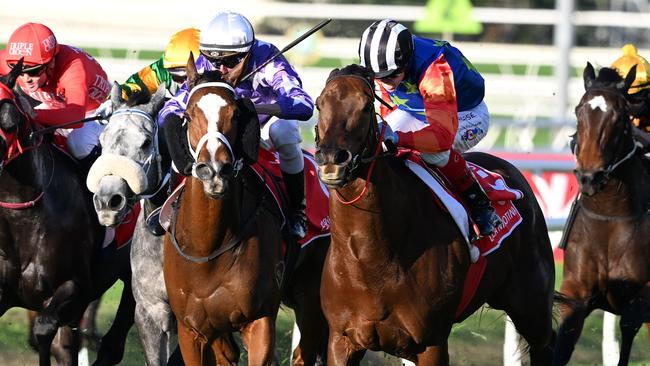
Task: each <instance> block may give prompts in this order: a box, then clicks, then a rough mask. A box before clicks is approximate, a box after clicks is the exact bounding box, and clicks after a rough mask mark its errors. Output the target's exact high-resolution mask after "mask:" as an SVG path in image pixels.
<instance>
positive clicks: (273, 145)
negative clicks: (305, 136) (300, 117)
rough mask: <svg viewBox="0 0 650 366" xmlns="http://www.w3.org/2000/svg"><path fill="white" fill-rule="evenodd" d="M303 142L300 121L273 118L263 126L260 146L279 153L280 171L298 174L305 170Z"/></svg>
mask: <svg viewBox="0 0 650 366" xmlns="http://www.w3.org/2000/svg"><path fill="white" fill-rule="evenodd" d="M301 142H302V138H301V137H300V130H299V128H298V121H295V120H286V119H279V118H277V117H273V118H271V119H270V120H269V121H268V122H266V123H265V124H264V125H263V126H262V130H261V142H260V144H261V145H262V147H264V148H265V149H268V150H272V149H275V150H276V151H277V152H278V155H279V156H280V170H282V171H283V172H285V173H289V174H296V173H300V172H301V171H302V170H303V169H304V161H303V156H302V149H301V148H300V143H301Z"/></svg>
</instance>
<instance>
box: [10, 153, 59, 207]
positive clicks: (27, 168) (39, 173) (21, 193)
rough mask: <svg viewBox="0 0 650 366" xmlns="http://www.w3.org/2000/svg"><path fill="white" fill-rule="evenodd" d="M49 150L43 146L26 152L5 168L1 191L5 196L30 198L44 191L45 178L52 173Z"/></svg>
mask: <svg viewBox="0 0 650 366" xmlns="http://www.w3.org/2000/svg"><path fill="white" fill-rule="evenodd" d="M47 154H48V150H47V148H46V147H44V146H41V147H37V148H35V149H33V150H29V151H26V152H24V153H22V154H21V155H20V156H18V157H16V158H15V159H14V160H12V161H11V162H9V164H8V165H7V166H5V167H4V172H2V173H0V182H1V183H0V187H2V188H0V190H1V191H2V192H3V195H7V194H8V195H10V196H14V197H17V198H29V197H32V196H34V193H35V192H36V191H39V192H40V191H42V190H43V189H44V188H45V187H44V185H45V184H46V183H47V182H46V181H45V179H46V178H45V176H46V175H47V174H51V173H52V163H51V162H50V161H47V160H46V158H47Z"/></svg>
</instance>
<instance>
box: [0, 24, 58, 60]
mask: <svg viewBox="0 0 650 366" xmlns="http://www.w3.org/2000/svg"><path fill="white" fill-rule="evenodd" d="M58 51H59V43H58V42H57V41H56V37H54V33H52V30H51V29H50V28H48V27H47V26H45V25H43V24H39V23H27V24H23V25H21V26H20V27H18V29H16V30H15V31H14V32H13V34H12V35H11V37H9V41H8V42H7V50H6V55H7V63H15V62H17V61H18V60H20V59H21V58H24V62H25V65H42V64H46V63H48V62H50V61H51V60H52V59H53V58H54V56H55V55H56V53H57V52H58Z"/></svg>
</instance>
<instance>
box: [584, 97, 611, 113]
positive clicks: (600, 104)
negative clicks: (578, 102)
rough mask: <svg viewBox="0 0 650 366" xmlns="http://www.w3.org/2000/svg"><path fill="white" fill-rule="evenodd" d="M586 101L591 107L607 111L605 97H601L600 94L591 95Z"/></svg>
mask: <svg viewBox="0 0 650 366" xmlns="http://www.w3.org/2000/svg"><path fill="white" fill-rule="evenodd" d="M587 103H589V105H590V106H591V109H596V108H599V109H600V110H601V111H603V112H607V102H605V98H603V96H602V95H599V96H596V97H593V98H592V99H591V100H590V101H589V102H587Z"/></svg>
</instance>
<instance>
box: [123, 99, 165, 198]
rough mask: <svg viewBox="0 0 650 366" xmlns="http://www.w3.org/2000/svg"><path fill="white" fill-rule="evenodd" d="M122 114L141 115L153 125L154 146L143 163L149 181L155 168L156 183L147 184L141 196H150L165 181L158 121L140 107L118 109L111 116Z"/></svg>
mask: <svg viewBox="0 0 650 366" xmlns="http://www.w3.org/2000/svg"><path fill="white" fill-rule="evenodd" d="M120 115H126V116H139V117H142V118H144V119H146V120H147V121H148V122H150V123H151V125H152V126H153V138H152V141H153V148H152V149H151V152H150V153H149V154H148V156H147V158H146V159H145V160H144V162H143V163H142V170H143V171H144V172H145V175H146V176H147V181H148V180H149V176H150V174H151V172H152V169H155V171H154V173H155V177H156V185H154V186H153V187H149V186H148V185H147V192H142V195H141V198H149V197H151V196H153V195H155V194H156V193H157V192H158V190H159V189H160V187H162V186H164V181H163V176H162V157H161V156H160V144H159V141H158V123H156V122H155V121H154V120H153V118H152V117H151V115H149V113H146V112H144V111H141V110H139V109H134V108H125V109H118V110H117V111H115V112H113V114H112V115H111V118H113V117H114V116H120Z"/></svg>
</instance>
